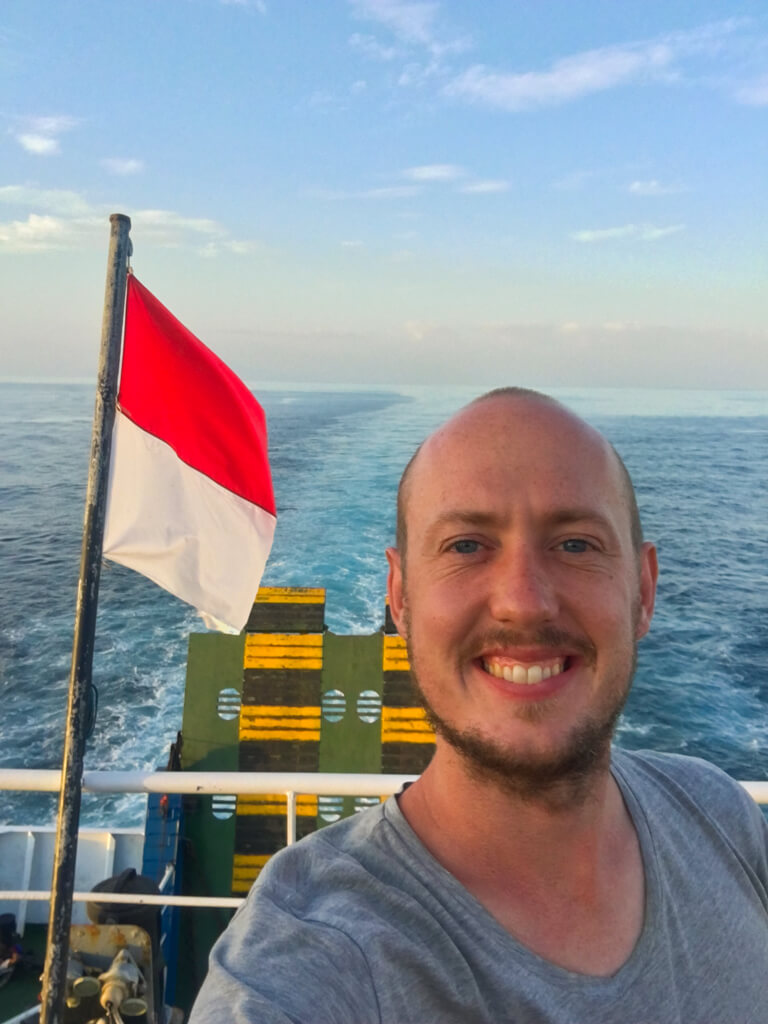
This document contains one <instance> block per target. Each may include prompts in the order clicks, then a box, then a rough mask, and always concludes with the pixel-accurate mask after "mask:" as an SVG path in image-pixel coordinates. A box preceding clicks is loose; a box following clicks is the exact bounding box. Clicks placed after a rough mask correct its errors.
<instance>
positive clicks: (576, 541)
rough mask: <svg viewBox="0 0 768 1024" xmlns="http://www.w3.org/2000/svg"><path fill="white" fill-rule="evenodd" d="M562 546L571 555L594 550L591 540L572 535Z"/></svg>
mask: <svg viewBox="0 0 768 1024" xmlns="http://www.w3.org/2000/svg"><path fill="white" fill-rule="evenodd" d="M560 547H561V548H562V550H563V551H565V552H566V553H567V554H569V555H583V554H584V552H585V551H591V550H592V545H591V544H590V543H589V541H588V540H582V538H581V537H570V538H569V539H568V540H564V541H563V542H562V544H561V545H560Z"/></svg>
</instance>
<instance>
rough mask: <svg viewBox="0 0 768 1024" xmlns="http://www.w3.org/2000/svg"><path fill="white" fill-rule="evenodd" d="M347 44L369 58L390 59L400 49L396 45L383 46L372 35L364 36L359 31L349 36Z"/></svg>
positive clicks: (393, 57)
mask: <svg viewBox="0 0 768 1024" xmlns="http://www.w3.org/2000/svg"><path fill="white" fill-rule="evenodd" d="M349 45H350V46H351V47H352V49H353V50H358V51H359V52H360V53H362V54H363V56H364V57H368V58H370V59H371V60H381V61H390V60H394V59H395V57H398V56H399V55H400V50H398V48H397V47H396V46H384V45H383V44H382V43H380V42H379V41H378V40H377V39H376V38H375V37H374V36H364V35H361V34H360V33H359V32H354V33H353V34H352V35H351V36H350V37H349Z"/></svg>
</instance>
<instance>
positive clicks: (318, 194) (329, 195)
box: [308, 185, 422, 200]
mask: <svg viewBox="0 0 768 1024" xmlns="http://www.w3.org/2000/svg"><path fill="white" fill-rule="evenodd" d="M421 191H422V188H421V186H420V185H383V186H382V187H381V188H364V189H357V190H350V191H346V190H344V189H323V188H318V189H311V190H310V191H309V193H308V194H309V195H311V196H313V197H314V198H316V199H327V200H340V199H410V198H411V197H413V196H417V195H419V193H420V192H421Z"/></svg>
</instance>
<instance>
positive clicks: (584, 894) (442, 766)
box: [399, 745, 644, 974]
mask: <svg viewBox="0 0 768 1024" xmlns="http://www.w3.org/2000/svg"><path fill="white" fill-rule="evenodd" d="M565 792H566V790H562V791H561V793H560V797H561V798H560V799H557V800H553V799H552V793H549V794H548V795H547V796H546V797H545V798H544V799H542V800H540V801H536V800H534V799H531V798H530V796H526V797H522V796H520V795H516V794H515V793H514V792H513V791H511V790H510V789H509V788H508V787H504V786H501V785H493V784H492V783H489V782H488V781H485V780H482V779H481V778H479V777H478V776H477V775H476V774H474V773H473V772H472V771H471V770H468V768H467V766H466V763H465V762H464V761H463V759H462V758H461V756H460V755H457V754H456V753H455V752H454V751H453V750H452V749H451V748H446V747H445V746H443V745H439V747H438V751H437V752H436V754H435V758H434V760H433V762H432V764H431V765H430V766H429V768H428V769H427V770H426V771H425V773H424V774H423V775H422V777H421V778H420V779H419V781H418V782H416V783H414V785H413V786H411V787H409V789H407V790H406V792H405V793H404V794H403V795H402V796H401V797H400V800H399V803H400V807H401V810H402V812H403V814H404V816H405V818H406V820H407V821H408V823H409V824H410V825H411V827H412V828H413V830H414V831H415V833H416V834H417V835H418V837H419V838H420V839H421V841H422V842H423V844H424V846H425V847H426V848H427V850H429V852H430V853H431V854H432V855H433V856H434V857H435V859H436V860H437V861H438V862H439V863H440V864H442V866H443V867H445V868H446V869H447V870H448V871H450V872H451V874H453V875H454V876H455V877H456V878H457V879H458V880H459V881H460V882H461V883H462V885H464V886H465V888H466V889H468V890H469V892H470V893H472V895H473V896H475V898H476V899H478V900H479V902H480V903H482V904H483V905H484V906H485V907H486V909H487V910H489V912H490V913H491V914H493V916H494V917H496V919H497V920H498V921H499V922H500V923H501V924H502V925H503V926H504V927H505V928H507V930H508V931H510V932H511V933H512V934H513V935H515V936H516V937H517V938H519V939H520V941H521V942H522V943H523V944H524V945H527V946H528V947H529V948H530V949H532V950H533V951H534V952H537V953H539V954H540V955H541V956H543V957H544V958H546V959H549V960H552V961H553V962H555V963H558V964H560V965H561V966H565V967H568V968H570V969H572V970H580V971H583V972H584V973H588V974H589V973H594V974H605V973H612V971H613V970H615V969H617V968H618V967H619V966H620V965H621V963H623V961H624V959H626V956H628V955H629V953H630V952H631V949H632V948H633V947H634V943H635V941H636V939H637V936H638V934H639V932H640V929H641V927H642V917H643V894H644V885H643V869H642V860H641V856H640V849H639V843H638V840H637V835H636V833H635V829H634V825H633V823H632V820H631V818H630V815H629V812H628V811H627V808H626V806H625V804H624V801H623V798H622V796H621V792H620V790H619V788H618V786H617V784H616V782H615V780H614V779H613V777H612V775H611V773H610V767H609V764H608V763H607V762H606V764H605V766H604V767H603V768H601V769H599V770H597V771H596V772H595V773H594V774H593V776H592V777H591V778H590V779H589V780H582V782H581V784H580V787H579V791H578V797H577V798H576V799H574V800H572V801H570V802H569V801H567V800H565V799H562V797H563V795H564V794H565ZM616 900H620V901H623V903H624V906H625V907H626V912H625V913H624V914H623V915H617V914H616V913H615V912H614V909H613V904H614V903H615V902H616ZM597 929H602V932H603V933H604V934H605V936H606V941H605V942H603V941H601V940H600V935H599V934H593V932H596V931H597Z"/></svg>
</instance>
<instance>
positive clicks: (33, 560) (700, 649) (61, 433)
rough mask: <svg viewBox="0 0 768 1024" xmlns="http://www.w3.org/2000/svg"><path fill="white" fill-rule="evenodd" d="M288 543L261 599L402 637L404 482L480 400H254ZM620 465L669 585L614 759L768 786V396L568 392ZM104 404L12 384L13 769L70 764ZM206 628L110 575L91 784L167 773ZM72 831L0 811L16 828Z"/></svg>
mask: <svg viewBox="0 0 768 1024" xmlns="http://www.w3.org/2000/svg"><path fill="white" fill-rule="evenodd" d="M255 391H256V393H257V395H258V397H259V399H260V401H261V402H262V404H263V406H264V408H265V410H266V413H267V420H268V424H269V433H270V452H271V461H272V466H273V475H274V483H275V492H276V498H277V506H278V527H277V534H276V538H275V545H274V548H273V553H272V556H271V558H270V561H269V564H268V567H267V572H266V575H265V578H264V581H263V582H264V583H265V584H268V585H273V586H280V585H284V586H324V587H326V588H327V622H328V624H329V626H330V628H331V629H332V630H333V631H334V632H337V633H344V632H365V633H370V632H373V631H374V630H376V629H378V628H379V627H380V625H381V624H382V622H383V615H384V592H385V579H386V571H385V561H384V557H383V550H384V548H385V547H386V546H387V545H388V544H390V543H391V542H392V540H393V533H394V497H395V490H396V487H397V481H398V478H399V475H400V472H401V471H402V468H403V466H404V465H405V462H406V461H407V459H408V458H409V457H410V455H411V454H412V452H413V450H414V448H415V447H416V445H417V444H418V443H419V441H420V440H421V439H422V438H423V437H424V436H425V435H426V434H427V433H428V432H429V431H430V429H431V428H432V427H434V426H435V425H436V424H437V423H439V422H440V421H441V420H443V419H445V418H446V417H447V416H448V415H450V413H451V412H453V411H454V410H455V409H457V408H458V407H459V406H461V405H462V404H463V403H464V402H466V401H467V400H469V399H470V398H472V397H474V396H475V395H476V394H477V393H478V389H476V388H472V389H469V388H457V387H451V388H437V387H435V388H426V387H419V388H416V387H404V388H390V389H357V390H355V389H351V388H345V389H341V388H339V389H332V388H326V389H320V388H314V387H306V386H298V385H297V386H290V385H279V386H278V385H273V386H268V387H264V386H261V387H257V388H255ZM550 393H551V394H553V395H555V397H558V398H560V399H561V400H562V401H564V402H565V403H566V404H567V405H569V406H570V407H571V408H573V409H574V410H575V411H576V412H578V413H580V414H581V415H583V416H584V417H585V418H586V419H588V420H589V421H590V422H591V423H593V424H594V425H595V426H597V427H598V428H599V429H601V430H602V431H603V432H604V433H605V434H606V435H607V436H608V438H609V439H610V440H611V441H612V442H613V443H614V445H615V446H616V448H617V449H618V450H619V452H620V453H621V455H622V457H623V458H624V460H625V462H626V463H627V465H628V467H629V469H630V472H631V473H632V476H633V478H634V480H635V483H636V487H637V492H638V499H639V504H640V510H641V514H642V518H643V523H644V527H645V532H646V535H647V537H648V538H649V539H653V540H655V541H656V542H657V544H658V546H659V556H660V563H661V578H660V584H659V594H658V602H657V610H656V615H655V619H654V624H653V626H652V629H651V633H650V635H649V636H648V637H647V638H646V639H645V640H644V641H643V643H642V644H641V646H640V657H639V664H638V670H637V675H636V680H635V684H634V687H633V690H632V694H631V696H630V699H629V702H628V704H627V707H626V709H625V712H624V715H623V716H622V719H621V722H620V725H619V729H618V733H617V742H618V743H619V744H620V745H622V746H625V747H631V748H641V747H652V748H656V749H660V750H668V751H675V752H682V753H686V754H694V755H698V756H702V757H706V758H709V759H710V760H712V761H715V762H716V763H717V764H719V765H720V766H721V767H722V768H724V769H725V770H726V771H727V772H729V773H730V774H731V775H733V776H734V777H736V778H740V779H761V778H766V777H768V393H766V392H750V391H744V392H686V391H641V390H584V389H581V390H575V389H574V390H566V389H553V390H552V391H551V392H550ZM93 397H94V387H93V385H92V384H85V383H82V382H72V383H70V382H50V381H49V382H41V381H38V382H14V381H5V382H3V381H0V766H2V767H5V768H23V767H26V768H55V767H59V766H60V763H61V753H62V729H63V722H64V715H65V709H66V701H67V685H68V673H69V661H70V656H71V645H72V625H73V616H74V605H75V591H76V583H77V572H78V566H79V558H80V542H81V529H82V518H83V503H84V496H85V483H86V474H87V466H88V454H89V445H90V432H91V417H92V412H93ZM202 631H204V627H203V626H202V624H201V622H200V620H199V618H198V617H197V615H196V614H195V612H194V610H192V609H191V608H189V607H187V606H186V605H184V604H182V603H181V602H180V601H178V600H176V599H175V598H173V597H171V596H170V595H169V594H166V593H165V592H164V591H162V590H160V589H159V588H157V587H155V586H153V585H152V584H151V583H149V582H148V581H147V580H145V579H143V578H142V577H140V576H138V575H136V574H134V573H132V572H130V571H129V570H127V569H124V568H122V567H121V566H116V565H112V564H111V563H105V564H104V568H103V570H102V577H101V590H100V597H99V616H98V625H97V635H96V652H95V658H94V682H95V684H96V686H97V688H98V692H99V709H98V718H97V722H96V727H95V730H94V733H93V736H92V738H91V739H90V740H89V741H88V746H87V752H86V769H97V768H98V769H118V768H120V769H130V768H141V769H147V768H155V767H162V766H164V764H165V761H166V759H167V754H168V747H169V744H170V742H171V741H172V740H173V739H174V737H175V735H176V731H177V729H179V728H180V725H181V709H182V702H183V686H184V669H185V661H186V651H187V637H188V635H189V633H190V632H202ZM143 807H144V802H143V798H142V797H138V796H121V795H115V796H112V797H109V798H107V799H106V800H105V799H103V798H101V799H97V798H96V797H91V796H88V795H86V796H85V797H84V802H83V822H84V823H86V824H94V825H98V824H105V823H109V824H111V825H113V826H115V825H124V826H126V825H134V824H139V823H140V822H141V821H142V820H143ZM54 820H55V799H54V797H52V796H50V795H46V794H25V793H21V794H12V793H5V792H4V793H0V823H4V824H40V823H47V822H53V821H54Z"/></svg>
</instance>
